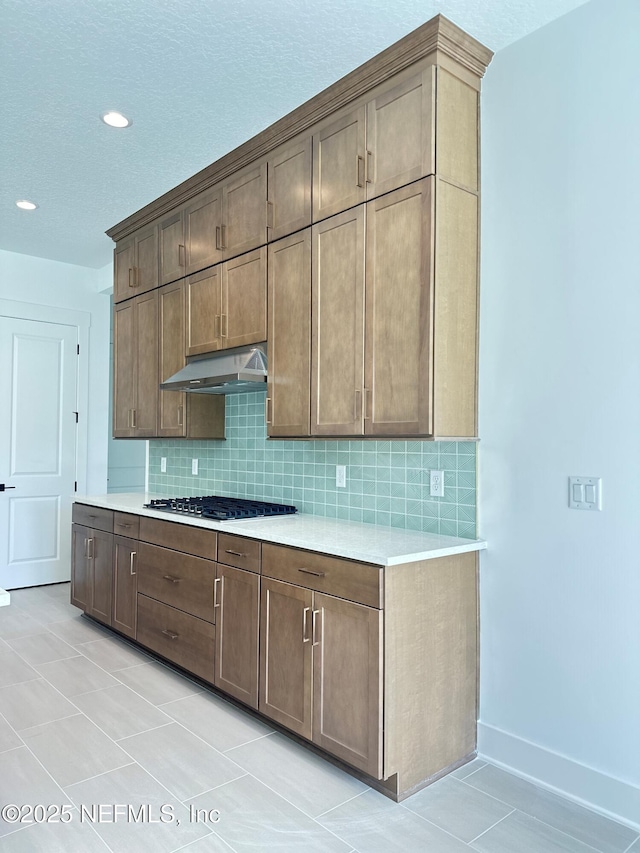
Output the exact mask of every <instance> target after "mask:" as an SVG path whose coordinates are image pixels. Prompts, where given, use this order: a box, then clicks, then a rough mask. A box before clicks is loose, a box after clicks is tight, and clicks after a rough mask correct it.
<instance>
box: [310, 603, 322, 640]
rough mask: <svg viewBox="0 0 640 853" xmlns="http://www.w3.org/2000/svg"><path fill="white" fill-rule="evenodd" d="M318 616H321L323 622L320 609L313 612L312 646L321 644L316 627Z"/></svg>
mask: <svg viewBox="0 0 640 853" xmlns="http://www.w3.org/2000/svg"><path fill="white" fill-rule="evenodd" d="M316 616H320V620H319V621H320V622H322V614H321V613H320V611H319V610H314V611H313V613H312V614H311V645H312V646H317V645H319V644H320V639H318V637H317V636H316V628H317V622H316Z"/></svg>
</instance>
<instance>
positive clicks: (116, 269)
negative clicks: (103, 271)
mask: <svg viewBox="0 0 640 853" xmlns="http://www.w3.org/2000/svg"><path fill="white" fill-rule="evenodd" d="M135 257H136V255H135V240H134V238H133V236H132V237H127V238H126V240H119V241H118V242H117V243H116V247H115V249H114V250H113V301H114V302H122V300H123V299H129V298H130V297H131V296H135V293H136V291H135V286H136V278H135V274H136V270H135V266H136V261H135Z"/></svg>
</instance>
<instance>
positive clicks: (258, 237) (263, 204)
mask: <svg viewBox="0 0 640 853" xmlns="http://www.w3.org/2000/svg"><path fill="white" fill-rule="evenodd" d="M222 222H223V225H222V234H221V240H220V241H219V244H221V245H222V255H223V257H224V258H225V259H226V258H233V257H235V256H236V255H241V254H242V253H243V252H248V251H250V250H251V249H255V248H256V247H257V246H262V245H264V244H265V243H266V242H267V164H266V163H263V164H262V165H261V166H257V167H256V168H253V169H248V170H246V171H244V172H242V173H241V174H240V175H238V176H237V177H234V178H232V179H231V180H230V181H228V182H227V183H226V184H225V185H224V187H223V194H222Z"/></svg>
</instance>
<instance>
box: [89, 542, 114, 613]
mask: <svg viewBox="0 0 640 853" xmlns="http://www.w3.org/2000/svg"><path fill="white" fill-rule="evenodd" d="M88 533H89V541H88V543H87V550H88V554H89V562H90V565H91V570H90V571H91V587H92V590H91V607H90V608H89V609H87V611H86V612H87V613H88V614H89V615H90V616H93V617H94V619H99V620H100V622H105V623H106V624H107V625H111V607H112V601H113V535H112V534H111V533H105V532H104V531H102V530H89V531H88Z"/></svg>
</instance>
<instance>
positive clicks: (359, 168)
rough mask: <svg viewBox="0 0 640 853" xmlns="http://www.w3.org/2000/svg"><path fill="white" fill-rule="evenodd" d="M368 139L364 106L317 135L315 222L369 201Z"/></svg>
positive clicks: (314, 197) (314, 181) (314, 137)
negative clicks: (366, 178) (367, 189)
mask: <svg viewBox="0 0 640 853" xmlns="http://www.w3.org/2000/svg"><path fill="white" fill-rule="evenodd" d="M364 140H365V109H364V106H362V107H358V109H356V110H353V111H352V112H350V113H348V114H347V115H344V116H343V117H342V118H340V119H338V121H336V122H334V123H333V124H330V125H329V126H327V127H324V128H322V129H321V130H319V131H318V133H315V134H314V136H313V221H314V222H318V221H319V220H321V219H325V218H326V217H327V216H333V215H334V214H335V213H340V212H341V211H343V210H347V208H349V207H354V206H355V205H356V204H360V203H361V202H363V201H364V200H365V147H364Z"/></svg>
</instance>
